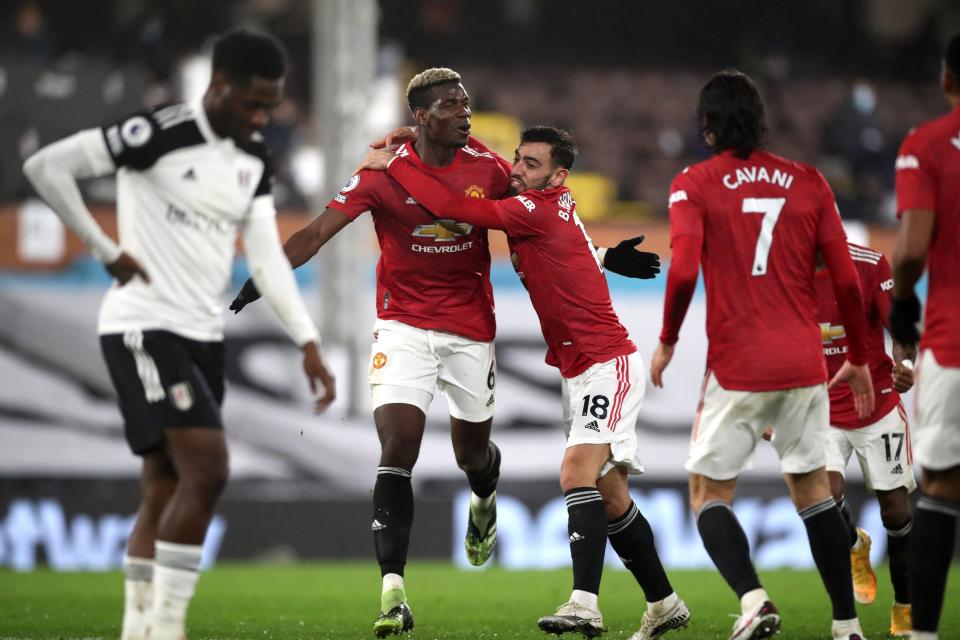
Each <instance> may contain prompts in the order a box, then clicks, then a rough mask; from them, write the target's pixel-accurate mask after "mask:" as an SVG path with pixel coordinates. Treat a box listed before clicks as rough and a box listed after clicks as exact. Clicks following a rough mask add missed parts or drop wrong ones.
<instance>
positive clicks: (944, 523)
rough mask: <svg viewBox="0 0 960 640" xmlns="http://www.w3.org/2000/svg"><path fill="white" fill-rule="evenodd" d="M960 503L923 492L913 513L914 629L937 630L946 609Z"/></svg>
mask: <svg viewBox="0 0 960 640" xmlns="http://www.w3.org/2000/svg"><path fill="white" fill-rule="evenodd" d="M958 514H960V503H957V502H951V501H948V500H941V499H939V498H933V497H930V496H928V495H921V496H920V500H918V501H917V508H916V511H914V513H913V533H912V534H911V536H910V537H911V538H912V539H911V541H910V596H911V608H912V611H911V613H912V615H913V628H914V629H915V630H917V631H927V632H934V631H936V630H937V623H938V622H939V621H940V612H941V610H942V609H943V595H944V592H945V590H946V587H947V572H948V571H949V569H950V560H951V559H952V557H953V544H954V536H955V535H956V532H957V515H958Z"/></svg>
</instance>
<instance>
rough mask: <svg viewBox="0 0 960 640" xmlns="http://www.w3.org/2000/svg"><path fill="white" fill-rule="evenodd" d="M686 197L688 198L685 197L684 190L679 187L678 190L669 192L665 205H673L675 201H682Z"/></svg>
mask: <svg viewBox="0 0 960 640" xmlns="http://www.w3.org/2000/svg"><path fill="white" fill-rule="evenodd" d="M687 199H688V198H687V192H686V191H684V190H682V189H681V190H680V191H674V192H673V193H671V194H670V199H669V200H668V201H667V206H668V207H669V206H673V205H675V204H676V203H678V202H682V201H684V200H687Z"/></svg>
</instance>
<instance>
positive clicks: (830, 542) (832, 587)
mask: <svg viewBox="0 0 960 640" xmlns="http://www.w3.org/2000/svg"><path fill="white" fill-rule="evenodd" d="M799 513H800V518H801V519H802V520H803V524H804V526H805V527H806V528H807V538H808V539H809V540H810V551H811V553H812V554H813V561H814V563H816V565H817V570H818V571H819V572H820V578H821V580H823V586H824V587H826V589H827V594H828V595H829V596H830V603H831V604H832V605H833V619H834V620H852V619H854V618H856V617H857V610H856V608H855V606H854V603H853V602H854V600H853V583H852V582H851V580H850V544H848V541H849V538H848V532H849V529H848V527H847V525H846V523H845V522H844V521H843V516H842V515H841V514H840V510H839V509H838V508H837V503H836V502H835V501H834V499H833V497H832V496H831V497H829V498H827V499H826V500H823V501H822V502H818V503H817V504H815V505H811V506H809V507H807V508H806V509H801V510H800V511H799Z"/></svg>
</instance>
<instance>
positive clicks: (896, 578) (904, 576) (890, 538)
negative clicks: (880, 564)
mask: <svg viewBox="0 0 960 640" xmlns="http://www.w3.org/2000/svg"><path fill="white" fill-rule="evenodd" d="M911 531H913V520H907V523H906V524H905V525H903V526H902V527H900V528H898V529H887V554H888V555H889V556H890V582H892V583H893V599H894V601H896V602H897V603H899V604H910V544H911V541H910V539H911V538H912V536H911V535H910V532H911Z"/></svg>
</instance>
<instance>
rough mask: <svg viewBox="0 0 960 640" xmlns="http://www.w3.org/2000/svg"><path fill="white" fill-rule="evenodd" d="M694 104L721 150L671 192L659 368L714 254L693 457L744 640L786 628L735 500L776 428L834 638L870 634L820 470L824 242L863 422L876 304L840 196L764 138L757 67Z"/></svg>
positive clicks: (693, 499) (707, 136)
mask: <svg viewBox="0 0 960 640" xmlns="http://www.w3.org/2000/svg"><path fill="white" fill-rule="evenodd" d="M697 116H698V120H699V122H700V126H701V131H702V134H703V137H704V140H705V141H706V143H707V145H708V147H709V148H710V149H711V151H712V152H713V153H714V157H713V158H712V159H710V160H707V161H705V162H702V163H700V164H697V165H694V166H692V167H688V168H687V169H685V170H684V171H683V173H681V174H679V175H678V176H677V177H676V178H675V179H674V181H673V185H672V186H671V188H670V200H669V204H670V236H671V241H672V245H673V260H672V262H671V265H670V274H669V278H668V282H667V297H666V301H665V303H664V323H663V330H662V332H661V334H660V345H659V346H658V347H657V350H656V352H655V353H654V356H653V362H652V364H651V378H652V380H653V383H654V384H655V385H657V386H662V385H663V377H662V376H663V372H664V369H666V367H667V365H668V364H669V363H670V360H671V358H672V357H673V351H674V345H675V344H676V342H677V339H678V334H679V330H680V326H681V324H682V322H683V317H684V315H685V314H686V311H687V307H688V305H689V303H690V299H691V298H692V296H693V292H694V289H695V287H696V282H697V272H698V270H699V267H700V262H701V258H702V261H703V272H704V282H705V286H706V290H707V337H708V340H709V349H708V353H707V372H706V375H705V377H704V382H703V391H702V395H701V399H700V408H699V410H698V412H697V418H696V421H695V422H694V425H693V435H692V442H691V445H690V454H689V457H688V459H687V463H686V469H687V470H688V471H689V472H690V506H691V508H692V510H693V512H694V513H695V514H696V517H697V527H698V529H699V531H700V536H701V538H702V539H703V544H704V547H706V549H707V552H708V553H709V554H710V557H711V559H712V560H713V562H714V564H715V565H716V566H717V568H718V569H719V571H720V573H721V575H723V577H724V579H725V580H726V581H727V584H729V585H730V587H731V588H732V589H733V590H734V591H735V592H736V593H737V596H738V597H739V598H740V606H741V612H742V614H741V616H740V617H739V618H738V619H737V621H736V623H735V625H734V628H733V633H732V635H731V640H746V639H748V638H749V639H756V638H768V637H770V636H772V635H773V634H775V633H776V632H777V631H778V630H779V627H780V616H779V613H778V612H777V609H776V607H774V605H773V604H772V603H771V602H770V599H769V597H768V596H767V593H766V591H764V590H763V588H762V587H761V585H760V581H759V579H758V578H757V574H756V571H755V569H754V568H753V565H752V563H751V561H750V549H749V545H748V542H747V539H746V536H745V535H744V533H743V529H741V527H740V524H739V522H737V519H736V516H735V515H734V513H733V510H732V509H731V504H732V502H733V494H734V488H735V485H736V479H737V476H738V475H739V474H740V472H741V471H742V470H743V469H745V468H746V467H747V466H748V465H749V464H750V462H751V459H752V455H753V450H754V448H755V446H756V443H757V440H758V439H759V438H760V437H761V434H762V432H763V430H764V429H765V428H766V427H767V426H768V425H773V428H774V433H775V437H774V446H775V447H776V449H777V453H778V454H779V456H780V461H781V468H782V470H783V473H784V478H785V479H786V481H787V485H788V486H789V487H790V493H791V497H792V498H793V502H794V504H796V506H797V510H798V512H799V513H800V517H801V518H802V519H803V522H804V525H805V526H806V529H807V535H808V537H809V539H810V548H811V551H812V552H813V558H814V561H815V562H816V565H817V568H818V569H819V571H820V575H821V578H822V579H823V582H824V585H825V586H826V589H827V593H828V594H829V595H830V600H831V603H832V605H833V629H832V631H833V637H834V638H846V639H849V640H854V639H857V640H862V638H863V633H862V631H861V630H860V623H859V621H858V620H857V614H856V610H855V608H854V598H853V589H852V585H851V580H850V555H849V549H848V547H847V545H846V542H845V540H846V539H847V530H846V525H845V524H844V521H843V517H842V516H841V515H840V512H839V510H838V509H837V508H836V503H835V502H834V500H833V497H832V496H831V495H830V484H829V481H828V479H827V473H826V471H825V469H824V466H823V461H824V451H823V439H824V437H825V435H826V429H827V425H828V418H829V414H828V400H827V392H826V389H825V388H824V384H823V383H824V380H825V379H826V370H825V364H824V360H823V354H822V353H821V351H820V347H819V344H820V335H819V327H818V326H817V323H816V320H817V319H816V315H815V313H816V297H815V290H814V272H815V269H816V261H817V260H816V254H817V251H818V250H819V252H820V253H821V254H822V255H823V259H824V262H825V263H826V266H827V269H828V270H829V272H830V275H831V276H832V278H833V289H834V293H835V299H836V300H837V304H838V306H839V310H840V316H841V318H842V319H843V325H844V327H845V328H846V332H847V335H848V336H849V353H848V355H847V361H846V362H844V363H843V366H842V367H841V368H840V371H839V372H838V373H837V375H836V376H835V377H834V380H833V383H832V384H836V383H837V382H838V381H848V380H849V381H850V382H851V386H852V387H853V401H854V405H855V407H856V409H857V414H858V415H859V416H860V417H862V418H865V417H867V416H868V415H870V414H871V413H872V412H873V404H874V399H873V388H872V385H871V382H870V372H869V369H868V368H867V365H866V362H867V353H866V348H865V345H864V339H865V337H866V329H865V321H864V320H865V316H864V312H863V301H862V298H861V295H860V288H859V286H858V284H857V275H856V271H855V270H854V266H853V262H852V260H851V259H850V252H849V250H848V248H847V244H846V238H845V236H844V233H843V228H842V226H841V224H840V217H839V215H838V214H837V209H836V205H835V204H834V201H833V194H832V193H831V191H830V187H829V186H828V185H827V183H826V181H825V180H824V179H823V177H822V176H821V175H820V173H819V172H817V171H816V169H814V168H813V167H810V166H808V165H803V164H800V163H796V162H791V161H789V160H786V159H784V158H780V157H777V156H775V155H773V154H770V153H768V152H766V151H764V150H762V149H761V145H762V144H763V142H764V138H765V136H766V123H765V117H764V108H763V103H762V101H761V99H760V94H759V92H758V91H757V88H756V86H755V85H754V83H753V81H752V80H750V78H748V77H747V76H746V75H744V74H742V73H740V72H738V71H732V70H731V71H724V72H721V73H718V74H716V75H715V76H713V78H711V79H710V81H709V82H708V83H707V84H706V85H705V86H704V88H703V89H702V90H701V92H700V101H699V105H698V109H697Z"/></svg>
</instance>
